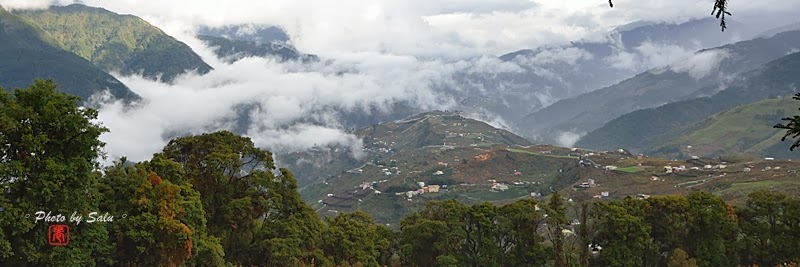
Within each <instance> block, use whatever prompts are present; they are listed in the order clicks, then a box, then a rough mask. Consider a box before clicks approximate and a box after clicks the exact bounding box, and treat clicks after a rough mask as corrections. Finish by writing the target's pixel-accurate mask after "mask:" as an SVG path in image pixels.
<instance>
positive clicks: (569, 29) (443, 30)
mask: <svg viewBox="0 0 800 267" xmlns="http://www.w3.org/2000/svg"><path fill="white" fill-rule="evenodd" d="M56 1H57V2H59V3H61V4H66V3H72V2H75V1H72V0H56ZM50 2H51V1H50V0H0V3H2V4H3V5H4V6H28V7H30V6H42V5H46V4H47V3H50ZM82 2H83V3H85V4H87V5H92V6H100V7H104V8H106V9H109V10H112V11H115V12H118V13H128V14H134V15H137V16H141V17H143V18H145V19H147V20H148V21H150V22H152V23H154V24H156V25H157V26H160V27H162V28H164V30H165V31H167V32H168V33H170V34H173V35H180V34H179V33H178V32H179V31H184V30H186V29H188V28H191V27H187V26H186V24H210V25H225V24H234V23H251V22H252V23H265V24H272V25H280V26H282V27H284V28H286V29H287V30H288V31H289V34H290V35H291V36H292V38H293V40H294V43H295V45H296V46H298V47H299V48H300V49H301V50H303V51H307V52H310V53H316V54H320V55H328V54H336V53H347V52H363V51H371V52H388V53H394V54H402V55H415V56H451V57H462V56H473V55H476V54H490V55H500V54H503V53H507V52H512V51H515V50H518V49H522V48H530V47H536V46H538V45H542V44H552V43H563V42H567V41H572V40H577V39H580V38H583V37H591V36H597V35H599V34H602V33H605V32H607V31H608V30H610V29H612V28H613V27H615V26H618V25H622V24H626V23H630V22H633V21H637V20H656V21H664V20H666V21H684V20H687V19H689V18H700V17H708V16H709V14H710V13H711V7H712V5H713V0H615V7H614V8H609V6H608V2H607V1H606V0H537V1H531V0H336V1H328V0H269V1H263V0H226V1H220V0H83V1H82ZM729 6H730V11H731V12H732V13H733V15H734V16H733V17H732V18H733V19H738V20H744V21H745V22H748V23H749V24H750V25H751V26H757V27H761V26H762V24H771V25H779V24H789V23H791V22H797V21H800V19H797V12H798V11H800V0H758V1H753V0H731V1H730V4H729ZM793 20H795V21H793Z"/></svg>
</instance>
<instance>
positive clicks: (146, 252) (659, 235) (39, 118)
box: [0, 80, 800, 267]
mask: <svg viewBox="0 0 800 267" xmlns="http://www.w3.org/2000/svg"><path fill="white" fill-rule="evenodd" d="M96 116H97V111H95V110H92V109H83V108H78V105H77V98H76V97H74V96H68V95H66V94H64V93H61V92H58V91H56V85H55V84H54V83H52V82H51V81H41V80H40V81H36V82H35V83H34V84H33V85H31V86H30V87H29V88H28V89H18V90H15V91H14V93H13V94H9V93H5V92H4V91H0V133H1V134H0V141H1V142H2V143H1V144H5V145H4V146H0V159H2V161H0V186H1V187H0V188H1V189H3V191H2V194H1V195H0V208H2V209H0V226H2V228H0V229H2V231H0V264H2V265H3V266H56V265H58V266H61V265H68V266H112V265H113V266H141V265H146V266H490V267H491V266H498V267H499V266H503V267H505V266H541V265H554V266H575V265H579V266H701V267H705V266H736V265H737V264H743V265H759V266H774V265H777V264H783V263H791V262H798V261H800V253H798V250H797V249H796V248H797V247H798V246H800V241H798V240H797V238H796V237H797V236H800V230H798V229H800V198H798V197H796V196H786V195H783V194H780V193H776V192H769V191H759V192H755V193H753V194H751V195H750V199H749V200H748V202H747V204H746V205H745V206H744V207H741V208H739V209H735V208H733V207H732V206H730V205H728V204H727V203H725V202H724V201H723V200H722V199H721V198H719V197H717V196H714V195H711V194H709V193H706V192H699V191H698V192H691V193H689V194H688V196H654V197H652V198H649V199H646V200H639V199H633V198H630V197H628V198H624V199H621V200H611V201H597V202H589V203H580V204H581V205H579V207H580V208H579V209H577V210H574V211H575V212H576V213H577V216H570V210H573V208H574V207H573V206H572V205H570V204H568V203H567V202H566V201H565V200H564V198H563V197H562V196H561V195H560V193H558V192H554V193H553V194H552V195H551V196H550V199H549V200H548V201H547V202H546V203H539V202H538V201H536V200H533V199H520V200H517V201H515V202H512V203H508V204H505V205H503V206H497V205H494V204H491V203H478V204H474V205H466V204H463V203H460V202H458V201H456V200H453V199H450V200H445V201H441V202H438V201H432V202H428V203H427V204H426V206H425V207H424V208H422V209H421V210H419V211H417V212H415V213H413V214H411V215H408V216H407V217H405V218H404V219H403V220H402V223H401V225H400V228H399V229H397V230H392V229H389V228H387V227H384V226H382V225H379V224H377V223H376V222H375V221H374V219H372V218H371V217H370V216H369V215H368V214H366V213H364V212H360V211H357V212H354V213H346V214H340V215H338V216H336V217H333V218H328V219H326V220H321V219H320V218H319V217H317V215H316V214H315V212H314V211H313V210H312V209H311V208H310V207H309V206H308V205H307V204H306V203H304V202H303V201H302V200H301V199H300V196H299V194H298V192H297V181H296V180H295V179H294V176H293V175H292V173H291V172H289V171H288V170H286V169H279V168H276V167H275V166H274V161H273V159H272V154H271V153H270V152H269V151H266V150H263V149H260V148H258V147H256V146H255V145H254V144H253V143H252V141H251V140H250V139H249V138H246V137H241V136H237V135H234V134H232V133H230V132H227V131H221V132H214V133H207V134H202V135H193V136H185V137H181V138H177V139H174V140H172V141H170V142H169V143H168V144H167V145H166V146H165V147H164V149H163V151H162V152H160V153H157V154H155V155H153V157H152V158H151V159H150V160H148V161H144V162H140V163H137V164H129V163H128V162H126V159H124V158H123V159H121V160H120V161H118V162H116V164H114V165H113V166H110V167H107V168H105V169H104V172H103V173H100V172H98V171H97V170H98V169H99V166H98V164H97V162H96V161H95V160H96V159H97V158H98V157H99V156H101V153H100V149H101V148H102V146H103V143H102V142H100V141H99V139H98V138H99V136H100V134H102V133H103V132H105V131H106V129H104V128H103V127H101V126H99V125H97V124H95V123H93V122H92V121H93V120H94V119H96ZM36 209H45V210H52V211H54V212H60V213H65V214H68V212H70V211H73V210H74V211H78V212H83V213H86V212H88V211H96V210H98V209H99V210H102V211H106V212H110V213H114V214H116V215H119V214H125V215H127V216H126V217H125V218H119V217H118V218H117V219H116V220H115V221H114V222H109V223H107V224H100V223H94V224H90V223H83V224H80V225H74V226H73V227H72V230H71V234H72V235H73V236H74V237H75V238H74V239H72V241H71V242H70V244H69V246H66V247H51V246H48V245H47V244H46V243H44V242H42V241H43V238H42V236H41V235H42V233H44V231H45V230H46V226H45V225H43V224H41V223H40V224H34V223H33V222H32V220H20V218H23V217H24V214H25V213H28V212H30V211H31V210H36ZM573 218H577V219H576V220H578V222H579V223H570V222H571V220H572V219H573ZM545 224H546V226H545ZM576 232H577V235H576V234H575V233H576ZM588 244H597V245H602V247H603V248H602V250H599V251H595V252H592V254H596V255H595V257H594V258H593V259H590V256H589V254H590V251H589V249H588Z"/></svg>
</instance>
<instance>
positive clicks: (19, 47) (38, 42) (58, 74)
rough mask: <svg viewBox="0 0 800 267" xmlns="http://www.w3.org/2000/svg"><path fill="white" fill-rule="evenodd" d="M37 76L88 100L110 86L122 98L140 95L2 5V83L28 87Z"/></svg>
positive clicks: (134, 97) (6, 85) (0, 32)
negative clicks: (49, 79) (55, 82)
mask: <svg viewBox="0 0 800 267" xmlns="http://www.w3.org/2000/svg"><path fill="white" fill-rule="evenodd" d="M35 78H51V79H54V80H57V81H58V83H59V84H61V87H60V88H61V90H64V91H65V92H68V93H70V94H74V95H77V96H79V97H80V98H81V99H82V100H88V99H89V97H90V96H91V95H93V94H95V93H99V92H102V91H104V90H108V91H109V92H110V93H111V94H112V95H114V96H115V97H117V98H122V99H128V100H132V99H137V98H138V96H137V95H136V94H135V93H133V92H132V91H130V90H129V89H128V87H126V86H125V85H124V84H122V83H121V82H120V81H119V80H117V79H116V78H114V77H113V76H111V75H109V74H108V73H106V72H104V71H102V70H100V69H98V68H97V67H95V66H94V65H93V64H92V63H91V62H89V61H87V60H86V59H83V58H81V57H79V56H77V55H75V54H73V53H70V52H68V51H64V50H63V49H62V47H61V45H60V44H59V43H58V42H57V41H55V40H54V39H53V38H51V36H50V35H49V34H48V33H46V32H45V31H43V30H42V29H40V28H38V27H36V26H31V25H29V24H27V23H25V21H23V20H21V19H20V18H19V17H17V16H15V15H14V14H11V13H9V12H8V11H6V10H5V9H2V7H0V86H2V87H4V88H7V89H9V90H10V89H13V88H16V87H26V86H27V85H29V84H30V81H32V80H33V79H35Z"/></svg>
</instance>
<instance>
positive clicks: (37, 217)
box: [25, 211, 127, 225]
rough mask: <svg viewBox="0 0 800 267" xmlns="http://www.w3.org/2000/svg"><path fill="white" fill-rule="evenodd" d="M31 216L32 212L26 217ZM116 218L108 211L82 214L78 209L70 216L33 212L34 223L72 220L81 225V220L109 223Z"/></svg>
mask: <svg viewBox="0 0 800 267" xmlns="http://www.w3.org/2000/svg"><path fill="white" fill-rule="evenodd" d="M30 217H31V215H30V214H27V215H25V218H30ZM125 217H127V214H122V215H121V216H118V217H117V219H124V218H125ZM114 219H115V217H114V215H111V214H109V213H108V212H103V213H101V212H96V211H93V212H90V213H89V214H82V213H78V212H77V211H76V212H72V214H71V215H69V217H67V216H64V215H63V214H61V213H56V214H54V213H53V212H52V211H47V212H45V211H37V212H36V213H34V214H33V220H34V223H39V222H40V221H41V222H46V223H65V222H70V223H74V224H76V225H79V224H81V222H84V221H85V222H86V223H95V222H101V223H108V222H114Z"/></svg>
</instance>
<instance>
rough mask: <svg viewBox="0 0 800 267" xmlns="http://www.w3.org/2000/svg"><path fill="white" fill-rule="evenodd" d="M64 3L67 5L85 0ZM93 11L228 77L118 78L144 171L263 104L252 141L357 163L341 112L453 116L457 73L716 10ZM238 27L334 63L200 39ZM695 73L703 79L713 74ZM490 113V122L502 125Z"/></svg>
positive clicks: (213, 6)
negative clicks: (232, 52) (165, 152)
mask: <svg viewBox="0 0 800 267" xmlns="http://www.w3.org/2000/svg"><path fill="white" fill-rule="evenodd" d="M730 1H731V2H730V11H731V12H732V13H733V14H734V17H733V18H736V19H739V20H743V22H745V23H747V25H748V26H751V27H766V26H779V25H785V24H789V23H792V22H796V21H792V20H794V19H795V18H796V11H798V10H800V0H758V1H753V0H749V1H745V0H730ZM57 2H58V3H59V4H62V5H63V4H69V3H73V2H75V1H66V0H58V1H57ZM82 2H83V3H84V4H87V5H90V6H99V7H103V8H106V9H109V10H111V11H114V12H117V13H122V14H133V15H136V16H139V17H142V18H143V19H145V20H147V21H148V22H150V23H152V24H154V25H155V26H157V27H159V28H161V29H163V30H164V31H165V32H166V33H167V34H170V35H172V36H174V37H176V38H178V39H179V40H181V41H183V42H185V43H187V44H188V45H189V46H190V47H192V49H194V51H195V52H197V53H198V54H199V55H200V56H201V57H202V58H203V60H205V61H206V62H207V63H209V64H210V65H211V66H213V67H214V68H215V70H213V71H211V72H210V73H209V74H207V75H204V76H196V75H192V74H187V75H184V76H182V77H179V78H178V79H177V80H176V81H175V82H174V83H173V84H169V85H168V84H163V83H158V82H154V81H149V80H146V79H144V78H142V77H136V76H128V77H123V76H120V75H117V74H114V73H112V74H113V75H115V76H116V77H117V78H118V79H120V80H121V81H122V82H124V83H125V84H126V85H127V86H128V87H129V88H131V90H133V91H134V92H136V93H137V94H139V95H141V96H142V97H143V99H144V101H143V102H142V103H140V105H138V106H136V107H134V108H130V107H125V106H123V105H122V104H121V103H119V102H105V103H104V104H103V105H102V107H101V108H100V109H99V111H100V116H99V117H100V118H99V119H100V120H101V121H102V123H103V124H104V125H105V126H107V127H108V128H109V129H110V130H111V132H110V133H107V134H104V135H103V136H102V137H101V140H102V141H104V142H106V143H107V145H106V148H105V149H106V151H107V152H108V155H109V160H114V159H116V158H119V157H121V156H127V157H128V158H129V159H130V160H134V161H140V160H146V159H148V158H149V157H150V156H151V155H152V153H154V152H157V151H159V150H160V149H161V148H162V147H163V146H164V145H165V144H166V143H167V141H168V140H167V139H168V137H169V136H174V135H175V134H176V133H181V134H185V133H194V134H199V133H203V132H209V131H216V130H221V129H229V130H230V129H232V128H233V125H232V124H233V123H232V122H233V121H235V118H236V116H237V114H236V111H237V107H239V106H241V105H254V106H257V107H259V108H257V109H254V110H251V111H250V112H249V115H250V117H251V118H252V123H251V124H250V125H249V126H248V127H247V130H246V133H245V134H246V135H247V136H249V137H251V138H252V139H253V141H254V142H255V143H256V145H258V146H260V147H264V148H267V149H270V150H278V151H281V150H282V151H292V150H299V149H304V148H308V147H311V146H313V145H315V144H318V145H330V144H338V145H342V146H345V147H350V148H352V151H353V155H354V156H357V155H358V154H359V151H360V149H361V147H362V144H361V141H360V140H358V138H356V137H354V136H352V135H350V134H348V133H347V132H346V131H344V130H343V129H342V125H341V124H340V123H339V122H338V121H337V113H336V112H332V110H345V111H349V112H364V113H367V111H368V110H372V109H376V108H377V109H378V110H384V111H386V110H388V109H389V107H391V106H392V104H393V103H397V102H403V103H409V104H410V105H411V106H412V107H415V108H419V109H422V110H432V109H441V110H445V109H453V108H454V105H455V103H454V99H453V98H452V95H443V94H442V93H441V92H440V91H438V90H436V89H435V88H437V86H441V85H442V84H445V85H450V87H452V88H454V89H456V90H458V89H459V88H460V86H459V85H458V84H455V83H456V81H455V80H454V75H455V74H456V73H463V72H466V73H470V72H479V73H483V74H486V75H488V76H492V74H493V73H496V72H515V71H519V70H520V67H519V66H518V65H516V64H515V63H510V62H501V61H499V60H498V59H497V58H496V57H495V56H497V55H500V54H504V53H508V52H512V51H516V50H519V49H523V48H535V47H537V46H540V45H546V44H560V43H565V42H569V41H574V40H578V39H581V38H589V39H592V38H602V35H603V34H605V33H607V32H608V31H609V30H611V29H613V28H614V27H616V26H619V25H623V24H627V23H630V22H634V21H639V20H651V21H672V22H683V21H686V20H688V19H691V18H702V17H708V16H709V14H710V12H711V6H712V2H713V1H712V0H702V1H698V0H615V1H614V2H615V7H614V8H613V9H612V8H609V7H608V2H607V1H606V0H539V1H529V0H462V1H458V0H441V1H436V0H318V1H311V0H267V1H265V0H226V1H221V0H83V1H82ZM50 3H52V1H50V0H0V4H2V5H3V6H4V7H6V8H44V7H46V6H47V5H48V4H50ZM239 23H257V24H269V25H278V26H281V27H283V28H285V29H286V30H287V31H288V33H289V35H290V36H291V38H292V40H293V43H294V44H295V46H297V47H298V48H299V50H301V51H302V52H305V53H313V54H318V55H320V56H321V57H322V58H324V59H326V60H325V61H324V62H321V63H314V64H297V63H281V62H276V61H274V60H272V59H266V58H249V59H245V60H242V61H239V62H236V63H233V64H228V63H225V62H224V61H222V60H220V59H218V58H216V56H215V54H214V53H213V51H212V49H211V48H209V47H207V46H205V45H204V44H203V43H202V42H200V41H199V40H198V39H196V38H195V36H194V34H193V31H194V30H195V28H196V27H195V26H198V25H210V26H221V25H227V24H239ZM643 48H647V49H643ZM643 48H640V49H639V50H641V52H642V53H643V55H642V57H643V59H642V60H641V61H642V62H644V63H641V64H643V65H644V66H640V67H644V69H647V68H649V67H655V66H664V65H668V64H673V63H674V62H675V61H679V62H684V63H686V62H689V63H691V62H696V61H697V60H695V61H692V60H686V59H687V58H688V57H692V54H693V51H694V50H685V49H677V48H674V47H673V48H670V47H662V46H659V45H658V44H655V45H654V44H647V45H645V46H643ZM648 51H649V52H648ZM567 52H569V51H567ZM560 54H561V53H560ZM560 54H559V55H560ZM567 54H568V53H567ZM561 56H565V55H561ZM568 58H569V57H568ZM653 59H658V60H653ZM661 59H664V60H661ZM688 59H691V58H688ZM699 60H700V61H699V62H702V63H707V62H715V61H714V60H707V59H705V58H700V59H699ZM662 61H663V62H662ZM636 62H638V61H636ZM636 62H634V63H636ZM641 64H640V63H637V64H634V65H641ZM611 65H614V64H611ZM683 65H686V64H683ZM690 65H691V64H690ZM695 65H696V64H695ZM701 65H702V64H701ZM692 66H694V65H692ZM703 66H705V65H703ZM673 67H675V66H673ZM685 69H688V70H691V71H701V72H702V71H705V70H706V69H709V68H697V67H686V68H685ZM341 73H344V74H341ZM491 116H492V115H491V114H488V115H486V116H484V117H483V119H484V120H486V121H489V122H492V121H499V120H498V119H497V118H496V117H495V118H493V117H491ZM499 124H507V123H505V122H502V121H499V122H498V125H499ZM571 139H575V138H571ZM572 142H574V141H572ZM106 163H108V162H106Z"/></svg>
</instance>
